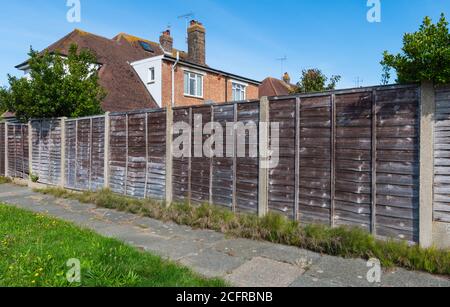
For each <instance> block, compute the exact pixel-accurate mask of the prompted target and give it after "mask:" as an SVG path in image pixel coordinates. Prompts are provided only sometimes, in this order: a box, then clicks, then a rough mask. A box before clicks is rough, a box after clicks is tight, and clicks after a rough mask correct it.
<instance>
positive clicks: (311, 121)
mask: <svg viewBox="0 0 450 307" xmlns="http://www.w3.org/2000/svg"><path fill="white" fill-rule="evenodd" d="M331 117H332V112H331V97H330V96H323V97H315V98H302V99H301V101H300V131H299V132H300V136H299V137H300V146H299V150H300V155H299V156H300V172H299V178H300V179H299V186H298V187H297V188H298V189H299V209H298V219H299V220H300V221H301V222H302V223H305V224H310V223H320V224H325V225H330V222H331V180H332V178H331V154H332V147H331V145H332V144H331V142H332V137H331Z"/></svg>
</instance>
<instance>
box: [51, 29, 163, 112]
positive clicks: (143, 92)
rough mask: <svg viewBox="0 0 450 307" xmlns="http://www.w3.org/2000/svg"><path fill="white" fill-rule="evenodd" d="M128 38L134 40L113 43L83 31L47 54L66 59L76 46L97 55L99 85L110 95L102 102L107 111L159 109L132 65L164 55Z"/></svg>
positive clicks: (116, 38)
mask: <svg viewBox="0 0 450 307" xmlns="http://www.w3.org/2000/svg"><path fill="white" fill-rule="evenodd" d="M129 37H131V36H126V37H125V35H118V36H116V37H115V38H114V39H109V38H105V37H101V36H98V35H95V34H92V33H88V32H85V31H82V30H74V31H72V32H71V33H69V34H68V35H66V36H65V37H63V38H62V39H61V40H59V41H57V42H56V43H54V44H52V45H51V46H49V47H48V48H46V50H48V51H49V52H56V53H60V54H63V55H64V54H67V53H68V50H69V48H70V46H71V45H72V44H74V43H75V44H77V45H78V47H79V48H80V49H84V48H87V49H90V50H91V51H92V52H93V53H94V54H95V55H96V57H97V62H98V63H99V64H101V68H100V71H99V77H100V84H101V85H102V86H103V87H104V88H105V89H106V92H107V96H106V98H105V99H104V101H103V102H102V107H103V110H104V111H110V112H124V111H132V110H138V109H148V108H157V107H158V105H157V104H156V102H155V100H154V99H153V97H152V96H151V95H150V93H149V92H148V91H147V89H146V88H145V86H144V84H143V83H142V81H141V79H140V78H139V76H138V75H137V73H136V72H135V70H134V69H133V67H132V66H131V65H130V64H129V63H131V62H134V61H138V60H142V59H145V58H149V57H151V56H157V55H161V54H163V51H162V49H161V48H159V47H158V48H156V46H155V48H154V50H155V53H154V54H152V53H149V52H147V51H145V50H144V49H143V48H142V47H140V46H138V45H136V44H135V43H134V42H133V41H132V40H131V39H129Z"/></svg>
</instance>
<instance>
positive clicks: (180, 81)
mask: <svg viewBox="0 0 450 307" xmlns="http://www.w3.org/2000/svg"><path fill="white" fill-rule="evenodd" d="M172 65H173V63H172V62H169V61H162V107H165V106H167V105H168V104H170V103H171V101H172V94H171V93H172ZM186 70H188V71H192V72H199V73H201V74H203V75H204V77H203V98H194V97H188V96H185V95H184V72H185V71H186ZM241 83H242V82H241ZM231 85H232V79H229V78H226V77H224V76H221V75H219V74H213V73H209V72H202V71H199V70H198V69H190V68H188V67H184V66H182V65H180V66H178V67H177V68H176V70H175V104H176V106H192V105H201V104H205V103H208V102H210V101H213V102H215V103H221V102H229V101H232V100H233V99H232V87H231ZM246 96H247V97H246V98H247V100H253V99H258V86H256V85H252V84H248V86H247V94H246Z"/></svg>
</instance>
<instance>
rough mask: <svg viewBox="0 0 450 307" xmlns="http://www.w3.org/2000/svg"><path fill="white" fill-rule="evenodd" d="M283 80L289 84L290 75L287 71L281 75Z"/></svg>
mask: <svg viewBox="0 0 450 307" xmlns="http://www.w3.org/2000/svg"><path fill="white" fill-rule="evenodd" d="M283 81H284V82H286V83H287V84H291V76H289V74H288V73H287V72H285V73H284V75H283Z"/></svg>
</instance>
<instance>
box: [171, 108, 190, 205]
mask: <svg viewBox="0 0 450 307" xmlns="http://www.w3.org/2000/svg"><path fill="white" fill-rule="evenodd" d="M173 122H174V123H185V124H187V125H188V127H192V109H191V108H183V109H176V110H174V111H173ZM180 136H181V132H179V131H174V135H173V138H174V140H176V139H177V138H178V137H180ZM191 137H192V135H191ZM177 145H178V144H174V146H177ZM186 145H188V144H185V146H186ZM190 164H191V158H190V157H189V156H188V157H185V156H181V157H173V174H172V176H173V199H174V200H176V201H181V202H184V201H189V200H190V189H191V183H190V178H191V177H190V176H191V172H190V169H191V165H190Z"/></svg>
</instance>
